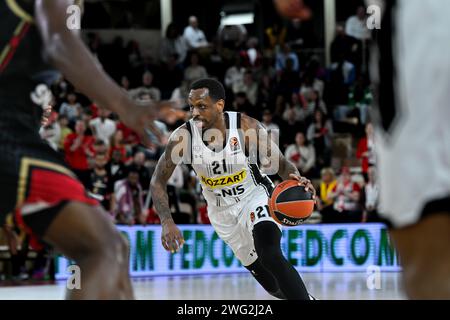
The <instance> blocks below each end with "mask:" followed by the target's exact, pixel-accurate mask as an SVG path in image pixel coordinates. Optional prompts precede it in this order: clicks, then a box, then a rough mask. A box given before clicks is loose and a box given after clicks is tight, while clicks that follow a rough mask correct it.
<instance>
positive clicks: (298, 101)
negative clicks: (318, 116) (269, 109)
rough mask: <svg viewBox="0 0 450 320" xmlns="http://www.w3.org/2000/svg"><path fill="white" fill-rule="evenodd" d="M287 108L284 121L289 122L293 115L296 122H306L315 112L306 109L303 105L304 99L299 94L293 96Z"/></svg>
mask: <svg viewBox="0 0 450 320" xmlns="http://www.w3.org/2000/svg"><path fill="white" fill-rule="evenodd" d="M286 105H287V108H286V109H285V110H284V112H283V120H285V121H288V119H289V118H290V116H291V113H293V114H294V119H295V121H299V122H305V120H306V119H307V118H309V117H312V114H313V112H314V110H312V111H311V110H309V108H304V107H303V103H302V97H301V96H300V95H299V94H298V93H297V92H293V93H292V95H291V101H289V102H288V103H287V104H286Z"/></svg>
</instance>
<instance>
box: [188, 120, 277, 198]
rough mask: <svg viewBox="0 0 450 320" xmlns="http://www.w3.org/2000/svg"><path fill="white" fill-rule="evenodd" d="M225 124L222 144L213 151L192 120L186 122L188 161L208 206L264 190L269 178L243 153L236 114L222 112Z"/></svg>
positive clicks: (269, 182)
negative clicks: (187, 129)
mask: <svg viewBox="0 0 450 320" xmlns="http://www.w3.org/2000/svg"><path fill="white" fill-rule="evenodd" d="M224 116H225V121H226V125H227V130H226V134H227V136H226V137H225V139H226V145H225V147H224V148H223V149H222V150H221V151H220V152H214V151H212V150H211V149H210V148H208V147H207V146H206V145H205V143H204V142H203V132H201V129H200V128H198V127H197V126H196V125H195V123H194V121H193V120H190V121H189V122H188V123H187V126H188V127H190V128H189V129H190V131H191V148H192V150H191V153H192V156H191V157H192V160H191V165H192V168H193V169H194V171H195V172H196V174H197V176H198V178H199V180H200V184H201V186H202V192H203V196H204V197H205V199H206V201H207V204H208V206H216V207H226V206H230V205H233V204H236V203H238V202H240V201H243V200H244V199H245V198H246V197H248V196H249V195H251V194H252V192H254V191H256V190H258V191H261V188H262V189H264V190H265V191H266V192H267V194H269V192H270V191H271V189H272V187H273V186H272V182H271V181H270V179H269V178H268V177H267V175H265V174H263V173H262V172H261V171H260V170H259V167H258V165H257V164H252V163H250V161H249V158H248V157H247V156H246V155H245V151H244V148H245V141H243V135H241V134H240V132H239V131H240V119H241V117H240V114H239V113H237V112H225V113H224Z"/></svg>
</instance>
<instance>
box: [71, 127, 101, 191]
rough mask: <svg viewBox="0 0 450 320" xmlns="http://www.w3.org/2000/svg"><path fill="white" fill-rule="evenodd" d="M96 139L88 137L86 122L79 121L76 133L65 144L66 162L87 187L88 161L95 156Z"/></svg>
mask: <svg viewBox="0 0 450 320" xmlns="http://www.w3.org/2000/svg"><path fill="white" fill-rule="evenodd" d="M93 144H94V138H93V137H92V136H87V135H86V125H85V123H84V121H82V120H77V122H76V123H75V132H74V133H71V134H69V135H68V136H67V137H66V140H65V142H64V151H65V155H66V162H67V164H68V165H69V166H70V167H71V168H72V170H73V171H74V172H75V174H76V175H77V176H78V178H79V179H80V181H81V182H82V183H83V184H84V185H85V186H86V185H88V181H89V162H88V159H89V158H90V157H92V156H93V155H94V148H93Z"/></svg>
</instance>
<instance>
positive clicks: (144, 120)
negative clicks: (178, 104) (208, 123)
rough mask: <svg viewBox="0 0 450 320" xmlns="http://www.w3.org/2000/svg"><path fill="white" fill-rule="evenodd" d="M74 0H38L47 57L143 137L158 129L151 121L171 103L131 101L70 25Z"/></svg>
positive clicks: (44, 49) (36, 11) (83, 89)
mask: <svg viewBox="0 0 450 320" xmlns="http://www.w3.org/2000/svg"><path fill="white" fill-rule="evenodd" d="M72 4H73V0H58V1H48V0H37V1H35V21H36V26H37V28H38V30H39V33H40V35H41V38H42V41H43V55H44V58H45V59H46V60H47V61H48V62H49V63H50V64H52V65H53V66H55V67H56V68H58V69H59V70H60V71H61V72H62V73H63V74H64V76H65V77H66V78H67V79H68V80H69V81H70V82H71V83H72V84H73V85H74V86H75V87H76V88H77V89H78V90H80V91H81V92H82V93H84V94H85V95H86V96H88V97H89V98H90V99H91V100H93V101H96V102H97V103H98V104H99V105H100V106H102V107H105V108H107V109H109V110H111V111H114V112H115V113H117V114H118V115H119V117H120V118H121V120H122V121H123V122H124V123H125V124H126V125H127V126H129V127H131V128H132V129H134V130H135V131H136V132H137V133H138V134H140V135H141V137H142V138H143V139H144V141H147V137H146V134H145V131H146V130H147V129H150V130H153V131H155V132H156V133H158V132H157V130H156V129H155V128H154V127H152V125H151V124H149V123H151V121H152V120H154V119H155V118H156V117H157V116H158V115H161V114H160V113H161V112H164V113H165V112H167V109H169V108H170V107H172V105H171V104H170V103H168V102H165V103H161V104H158V103H151V104H150V103H148V104H146V105H145V107H146V108H144V106H140V105H138V104H137V103H136V102H134V101H132V100H131V99H130V98H129V97H128V95H127V93H126V92H125V91H124V90H122V89H121V88H120V87H119V86H118V85H117V84H116V83H115V82H114V81H113V80H112V79H111V78H110V77H109V76H108V75H107V74H106V73H105V72H104V71H103V70H102V68H101V66H100V65H99V64H98V63H97V61H96V60H95V58H94V57H93V56H92V54H91V53H90V52H89V50H88V49H87V47H86V46H85V45H84V43H83V41H82V40H81V39H80V37H79V31H78V30H70V29H69V28H68V27H67V18H68V15H67V13H66V10H67V8H68V7H69V6H70V5H72Z"/></svg>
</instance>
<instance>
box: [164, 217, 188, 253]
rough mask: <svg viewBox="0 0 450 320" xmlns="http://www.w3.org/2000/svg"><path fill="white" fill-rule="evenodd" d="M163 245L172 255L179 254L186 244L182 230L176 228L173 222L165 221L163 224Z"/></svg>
mask: <svg viewBox="0 0 450 320" xmlns="http://www.w3.org/2000/svg"><path fill="white" fill-rule="evenodd" d="M161 225H162V232H161V243H162V245H163V247H164V249H166V250H167V251H169V252H171V253H175V252H178V251H179V250H180V249H181V248H182V247H183V244H184V238H183V235H182V234H181V231H180V229H178V227H177V226H176V224H175V222H173V220H171V219H170V220H165V221H164V222H162V223H161Z"/></svg>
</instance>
